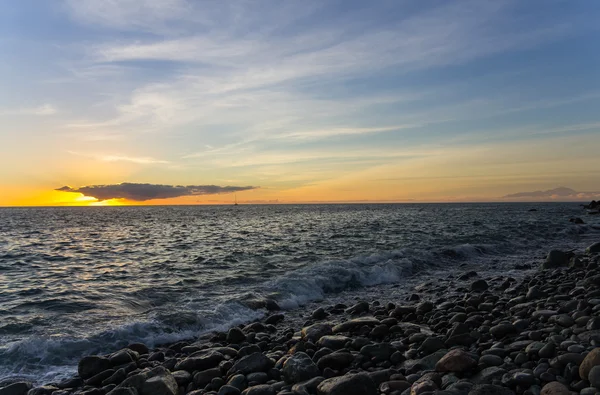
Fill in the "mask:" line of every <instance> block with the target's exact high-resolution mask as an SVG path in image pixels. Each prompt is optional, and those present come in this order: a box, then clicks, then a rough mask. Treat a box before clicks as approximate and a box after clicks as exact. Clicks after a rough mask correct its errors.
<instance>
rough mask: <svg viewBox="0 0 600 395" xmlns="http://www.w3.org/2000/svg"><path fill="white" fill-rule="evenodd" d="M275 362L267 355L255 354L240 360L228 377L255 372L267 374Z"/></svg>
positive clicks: (230, 370)
mask: <svg viewBox="0 0 600 395" xmlns="http://www.w3.org/2000/svg"><path fill="white" fill-rule="evenodd" d="M273 365H274V364H273V361H272V360H271V359H270V358H268V357H266V356H265V355H263V354H261V353H259V352H255V353H254V354H250V355H247V356H245V357H244V358H242V359H240V360H238V361H237V362H236V363H235V364H234V365H233V366H232V367H231V369H229V372H228V375H232V374H236V373H241V374H248V373H254V372H266V371H268V370H269V369H271V368H272V367H273Z"/></svg>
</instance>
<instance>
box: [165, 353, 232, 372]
mask: <svg viewBox="0 0 600 395" xmlns="http://www.w3.org/2000/svg"><path fill="white" fill-rule="evenodd" d="M223 359H225V357H224V356H223V354H221V353H220V352H216V351H213V352H210V353H207V354H204V355H198V356H192V357H188V358H185V359H183V360H181V361H179V362H178V363H177V364H176V365H175V370H187V371H188V372H193V371H195V370H206V369H210V368H214V367H215V366H219V363H221V361H222V360H223Z"/></svg>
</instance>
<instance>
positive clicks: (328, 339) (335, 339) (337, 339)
mask: <svg viewBox="0 0 600 395" xmlns="http://www.w3.org/2000/svg"><path fill="white" fill-rule="evenodd" d="M348 340H350V338H348V337H346V336H341V335H328V336H323V337H321V338H320V339H319V341H318V342H317V345H318V346H319V347H321V348H322V347H327V348H331V349H332V350H339V349H340V348H344V347H345V346H346V343H347V342H348Z"/></svg>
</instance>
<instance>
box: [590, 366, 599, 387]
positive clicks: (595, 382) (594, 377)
mask: <svg viewBox="0 0 600 395" xmlns="http://www.w3.org/2000/svg"><path fill="white" fill-rule="evenodd" d="M587 379H588V381H589V382H590V384H591V385H592V387H595V388H596V389H600V366H594V367H593V368H592V369H591V370H590V372H589V373H588V375H587Z"/></svg>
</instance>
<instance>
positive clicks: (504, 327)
mask: <svg viewBox="0 0 600 395" xmlns="http://www.w3.org/2000/svg"><path fill="white" fill-rule="evenodd" d="M514 332H516V329H515V327H514V325H513V324H510V323H501V324H498V325H496V326H493V327H491V328H490V334H491V335H492V336H494V337H495V338H496V339H502V338H503V337H504V336H506V335H508V334H511V333H514Z"/></svg>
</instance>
